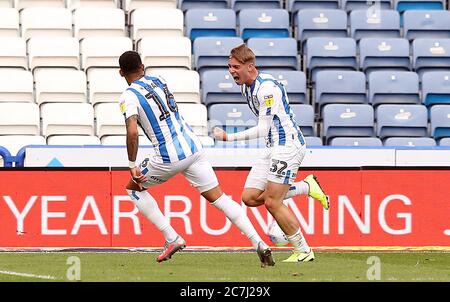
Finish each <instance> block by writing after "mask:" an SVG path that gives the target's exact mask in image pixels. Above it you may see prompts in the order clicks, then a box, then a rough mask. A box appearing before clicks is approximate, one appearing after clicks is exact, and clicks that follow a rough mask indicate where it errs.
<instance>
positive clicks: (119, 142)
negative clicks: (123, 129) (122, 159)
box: [100, 135, 152, 146]
mask: <svg viewBox="0 0 450 302" xmlns="http://www.w3.org/2000/svg"><path fill="white" fill-rule="evenodd" d="M126 139H127V137H126V135H104V136H103V137H102V138H101V139H100V140H101V142H102V145H108V146H126ZM139 146H152V143H151V142H150V140H149V139H148V138H147V137H146V136H145V135H139Z"/></svg>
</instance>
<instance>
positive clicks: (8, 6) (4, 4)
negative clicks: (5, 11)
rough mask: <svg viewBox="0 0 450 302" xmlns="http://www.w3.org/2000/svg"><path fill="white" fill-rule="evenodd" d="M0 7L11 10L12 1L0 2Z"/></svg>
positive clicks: (1, 0) (2, 0)
mask: <svg viewBox="0 0 450 302" xmlns="http://www.w3.org/2000/svg"><path fill="white" fill-rule="evenodd" d="M0 7H2V8H3V7H6V8H11V7H14V2H13V0H0Z"/></svg>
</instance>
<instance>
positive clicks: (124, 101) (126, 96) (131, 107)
mask: <svg viewBox="0 0 450 302" xmlns="http://www.w3.org/2000/svg"><path fill="white" fill-rule="evenodd" d="M119 104H120V112H122V114H123V116H124V118H125V120H126V119H127V118H129V117H130V116H133V115H139V112H138V101H137V98H136V97H135V96H134V95H132V94H131V93H129V92H128V91H125V92H124V93H122V95H121V96H120V98H119Z"/></svg>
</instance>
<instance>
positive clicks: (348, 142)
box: [330, 137, 383, 147]
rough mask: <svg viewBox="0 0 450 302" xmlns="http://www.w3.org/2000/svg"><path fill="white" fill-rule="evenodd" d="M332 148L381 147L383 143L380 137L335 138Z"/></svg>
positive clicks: (331, 143) (331, 142)
mask: <svg viewBox="0 0 450 302" xmlns="http://www.w3.org/2000/svg"><path fill="white" fill-rule="evenodd" d="M330 145H331V146H342V147H381V146H383V142H382V141H381V140H380V139H379V138H378V137H335V138H333V139H332V140H331V141H330Z"/></svg>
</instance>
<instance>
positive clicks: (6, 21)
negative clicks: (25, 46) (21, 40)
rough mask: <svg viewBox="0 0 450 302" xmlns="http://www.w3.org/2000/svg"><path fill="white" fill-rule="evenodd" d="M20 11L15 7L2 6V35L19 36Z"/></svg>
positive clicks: (0, 13)
mask: <svg viewBox="0 0 450 302" xmlns="http://www.w3.org/2000/svg"><path fill="white" fill-rule="evenodd" d="M18 36H20V30H19V12H18V11H17V9H15V8H7V7H2V8H0V37H18Z"/></svg>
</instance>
